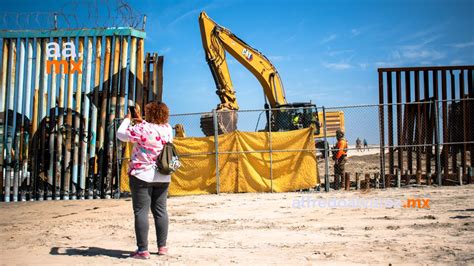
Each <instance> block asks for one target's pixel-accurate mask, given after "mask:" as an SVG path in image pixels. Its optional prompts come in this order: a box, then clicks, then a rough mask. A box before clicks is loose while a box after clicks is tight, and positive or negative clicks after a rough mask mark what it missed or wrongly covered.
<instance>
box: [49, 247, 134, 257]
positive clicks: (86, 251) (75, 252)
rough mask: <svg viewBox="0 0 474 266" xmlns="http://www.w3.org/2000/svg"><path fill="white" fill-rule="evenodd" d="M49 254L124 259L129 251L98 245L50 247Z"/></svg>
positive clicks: (128, 254)
mask: <svg viewBox="0 0 474 266" xmlns="http://www.w3.org/2000/svg"><path fill="white" fill-rule="evenodd" d="M49 254H51V255H66V256H85V257H95V256H108V257H112V258H117V259H126V258H129V256H130V251H124V250H115V249H104V248H98V247H79V248H71V247H52V248H51V251H50V252H49Z"/></svg>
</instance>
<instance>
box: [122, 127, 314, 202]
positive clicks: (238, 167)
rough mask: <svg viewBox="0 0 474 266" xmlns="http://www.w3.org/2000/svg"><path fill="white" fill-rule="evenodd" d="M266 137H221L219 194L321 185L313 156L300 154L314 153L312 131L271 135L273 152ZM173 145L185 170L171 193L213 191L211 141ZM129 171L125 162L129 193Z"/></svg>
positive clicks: (250, 134)
mask: <svg viewBox="0 0 474 266" xmlns="http://www.w3.org/2000/svg"><path fill="white" fill-rule="evenodd" d="M269 137H270V136H269V133H268V132H239V131H235V132H232V133H229V134H224V135H219V137H218V143H219V181H220V186H219V187H220V192H223V193H235V192H269V191H271V190H272V187H273V191H275V192H286V191H294V190H298V189H304V188H310V187H314V186H315V185H316V184H319V177H318V174H317V165H316V163H317V162H316V159H315V154H314V152H311V151H300V150H314V138H313V134H312V130H311V128H307V129H301V130H294V131H290V132H275V133H272V134H271V138H272V139H271V142H272V150H273V152H272V153H271V154H270V153H269V152H266V151H267V150H269V149H270V147H269V145H270V144H269V143H270V141H269ZM174 144H175V146H176V149H177V150H178V153H179V154H181V155H182V156H181V162H182V165H183V166H182V167H181V168H180V169H179V170H178V171H177V172H176V173H174V174H173V176H172V181H171V185H170V190H169V193H170V195H193V194H213V193H216V191H217V190H216V158H215V155H214V147H215V145H214V137H203V138H175V140H174ZM127 146H128V147H127V149H126V154H125V157H130V156H127V155H129V154H127V153H130V152H131V148H130V147H131V144H127ZM270 156H272V158H271V160H270ZM270 161H271V164H270ZM270 166H271V167H270ZM127 168H128V162H125V161H124V164H123V165H122V171H121V173H122V175H121V180H122V182H121V190H122V191H129V187H128V176H127ZM270 169H273V173H272V174H273V179H272V178H271V173H270Z"/></svg>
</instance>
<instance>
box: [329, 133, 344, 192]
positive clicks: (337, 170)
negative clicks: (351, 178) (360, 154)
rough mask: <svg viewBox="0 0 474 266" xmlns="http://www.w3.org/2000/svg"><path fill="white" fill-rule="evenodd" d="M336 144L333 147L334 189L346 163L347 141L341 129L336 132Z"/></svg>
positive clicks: (342, 174) (340, 178)
mask: <svg viewBox="0 0 474 266" xmlns="http://www.w3.org/2000/svg"><path fill="white" fill-rule="evenodd" d="M336 138H337V143H336V146H335V147H334V154H333V158H332V159H333V160H334V181H335V182H334V187H335V188H336V186H337V185H336V181H337V182H339V180H342V177H343V176H344V173H345V170H344V166H345V164H346V162H347V158H346V157H347V141H346V139H345V138H344V132H343V131H342V130H341V129H338V130H337V131H336Z"/></svg>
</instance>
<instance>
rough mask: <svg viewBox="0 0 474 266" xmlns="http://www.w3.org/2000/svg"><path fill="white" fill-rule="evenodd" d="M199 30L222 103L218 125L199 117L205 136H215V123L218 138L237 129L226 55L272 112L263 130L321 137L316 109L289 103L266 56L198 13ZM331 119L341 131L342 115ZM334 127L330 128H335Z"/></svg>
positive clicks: (278, 76)
mask: <svg viewBox="0 0 474 266" xmlns="http://www.w3.org/2000/svg"><path fill="white" fill-rule="evenodd" d="M199 26H200V29H201V38H202V44H203V47H204V50H205V53H206V61H207V63H208V65H209V68H210V70H211V73H212V76H213V78H214V81H215V83H216V93H217V95H218V96H219V98H220V101H221V103H220V104H218V105H217V108H216V111H217V117H216V119H217V121H214V117H213V114H212V113H207V114H204V115H202V116H201V129H202V131H203V133H204V134H205V135H206V136H212V135H214V133H215V132H214V123H215V122H216V123H217V125H218V131H219V132H218V133H219V134H222V133H228V132H232V131H234V130H236V129H237V112H236V111H237V110H239V105H238V103H237V98H236V96H235V90H234V87H233V85H232V80H231V77H230V73H229V69H228V66H227V61H226V51H227V52H228V53H229V54H231V55H232V56H233V57H234V58H235V59H236V60H237V61H239V62H240V63H241V64H242V65H243V66H244V67H245V68H247V69H248V70H249V71H250V72H251V73H252V74H253V75H254V76H255V77H256V78H257V80H258V81H259V82H260V84H261V85H262V88H263V91H264V94H265V109H269V110H271V111H270V112H267V125H266V128H265V130H269V129H270V130H271V131H273V132H275V131H289V130H294V129H298V128H307V127H310V126H314V128H315V132H314V133H315V135H316V136H318V135H320V134H321V132H320V131H321V130H320V128H321V123H320V122H319V121H320V119H321V118H322V116H321V115H322V114H319V115H318V112H317V109H316V105H315V104H312V103H311V102H308V103H288V102H287V100H286V97H285V90H284V88H283V84H282V82H281V79H280V75H279V74H278V71H277V70H276V68H275V66H273V64H272V63H271V62H270V60H268V58H266V57H265V55H263V54H262V53H260V52H259V51H257V50H256V49H255V48H253V47H251V46H250V45H248V44H246V43H245V42H244V41H242V40H241V39H240V38H238V37H237V36H235V35H234V34H233V33H232V32H230V31H229V30H228V29H226V28H224V27H222V26H220V25H218V24H217V23H216V22H214V21H213V20H212V19H211V18H209V17H208V16H207V14H206V13H205V12H201V14H200V16H199ZM331 115H332V116H334V115H336V117H337V119H336V120H337V121H338V122H337V125H336V126H337V127H338V128H339V127H341V121H342V127H343V124H344V123H343V114H342V112H339V111H337V113H334V112H333V113H332V114H331ZM341 118H342V120H341ZM336 120H335V121H336ZM336 126H334V125H333V127H334V128H335V127H336ZM336 129H337V128H335V129H334V132H335V130H336ZM331 131H332V128H331Z"/></svg>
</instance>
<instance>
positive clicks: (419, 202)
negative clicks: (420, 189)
mask: <svg viewBox="0 0 474 266" xmlns="http://www.w3.org/2000/svg"><path fill="white" fill-rule="evenodd" d="M402 207H403V208H418V209H429V208H430V199H429V198H428V199H427V198H416V199H415V198H411V199H407V201H406V202H405V203H404V204H403V206H402Z"/></svg>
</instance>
